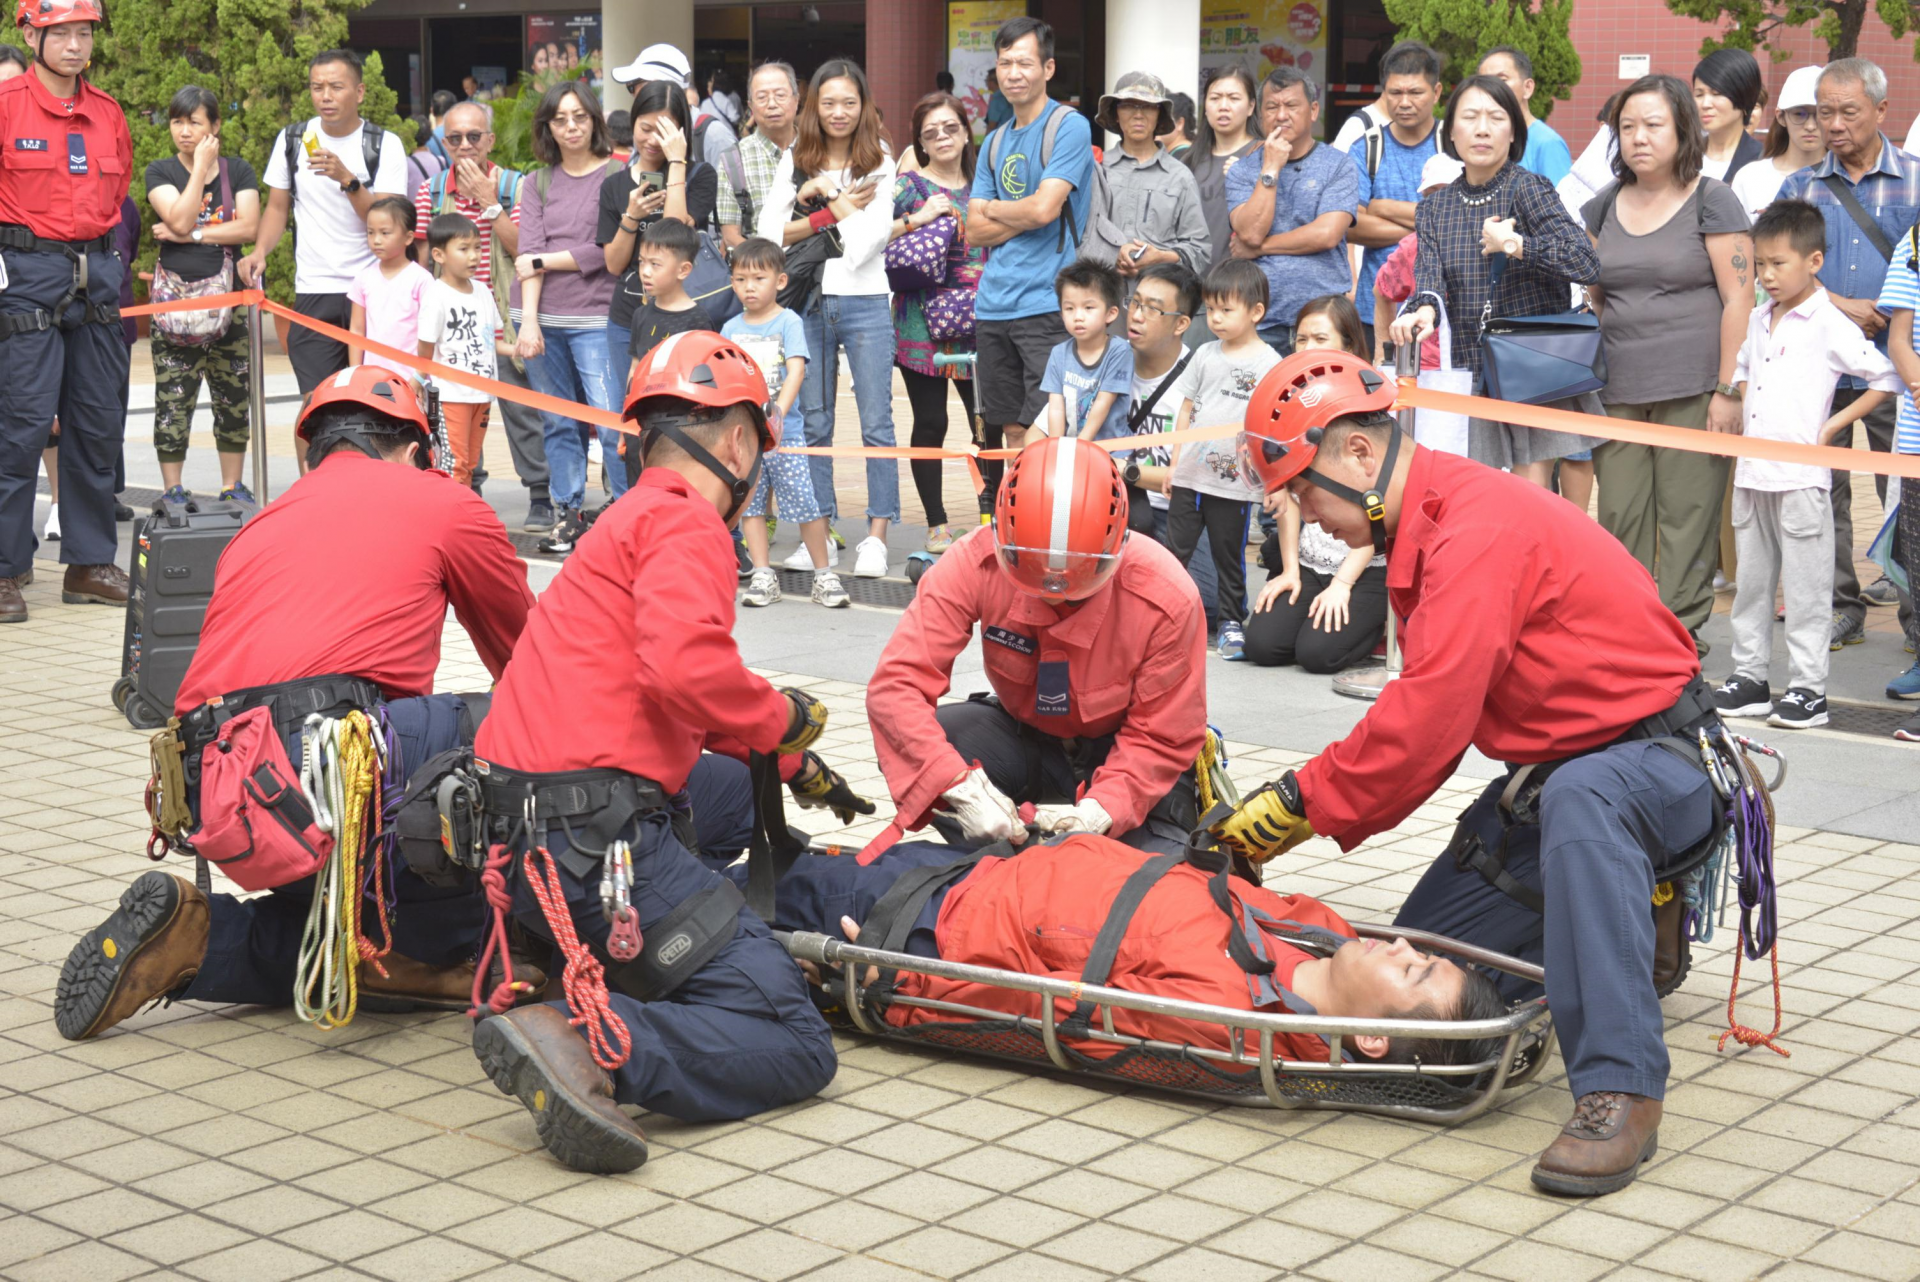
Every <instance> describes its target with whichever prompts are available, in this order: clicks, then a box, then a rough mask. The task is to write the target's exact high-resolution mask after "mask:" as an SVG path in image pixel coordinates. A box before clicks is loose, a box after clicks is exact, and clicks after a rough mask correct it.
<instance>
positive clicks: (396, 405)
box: [293, 365, 433, 468]
mask: <svg viewBox="0 0 1920 1282" xmlns="http://www.w3.org/2000/svg"><path fill="white" fill-rule="evenodd" d="M414 432H417V433H419V438H420V448H419V450H418V451H416V452H415V454H414V457H413V461H414V463H415V465H416V466H418V467H421V468H429V467H432V466H433V428H432V427H431V426H430V425H429V424H428V422H427V413H426V411H425V410H423V409H421V408H420V398H419V396H418V395H417V394H416V393H415V392H414V390H413V382H412V380H410V379H408V378H407V377H406V376H405V375H402V374H396V373H394V372H393V371H392V370H390V369H384V368H382V367H381V366H378V365H354V366H352V367H350V368H348V369H344V370H341V371H340V372H339V373H338V374H335V375H333V376H332V377H331V378H329V379H327V381H326V382H324V383H322V384H320V386H318V387H316V388H314V389H313V393H312V395H310V396H308V397H307V403H306V404H305V405H303V406H301V407H300V417H299V418H298V419H297V420H296V421H295V423H294V429H293V434H294V436H295V437H297V438H298V439H300V440H302V441H305V442H306V443H307V462H308V465H309V466H311V465H312V464H314V463H317V462H319V461H320V459H321V458H323V457H325V455H326V452H327V450H328V449H330V448H331V446H332V445H333V444H334V443H335V442H336V441H341V440H345V441H349V442H351V443H352V444H353V445H354V446H356V447H357V448H358V449H359V450H360V452H361V453H363V454H365V455H366V456H367V457H369V458H379V457H380V456H381V455H380V452H379V450H378V449H377V448H376V447H375V446H374V443H373V442H372V441H371V440H369V439H368V438H369V436H370V435H379V436H407V435H409V434H410V433H414Z"/></svg>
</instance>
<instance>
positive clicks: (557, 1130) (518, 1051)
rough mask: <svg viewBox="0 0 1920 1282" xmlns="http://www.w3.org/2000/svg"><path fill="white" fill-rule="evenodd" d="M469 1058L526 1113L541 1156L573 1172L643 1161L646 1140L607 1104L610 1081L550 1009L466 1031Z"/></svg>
mask: <svg viewBox="0 0 1920 1282" xmlns="http://www.w3.org/2000/svg"><path fill="white" fill-rule="evenodd" d="M473 1053H474V1054H475V1055H477V1056H479V1058H480V1066H481V1067H482V1068H484V1069H486V1071H487V1076H488V1077H490V1078H492V1079H493V1084H494V1085H495V1086H497V1087H499V1088H500V1091H501V1093H502V1094H505V1095H512V1096H515V1097H516V1098H518V1099H519V1101H520V1102H521V1103H522V1104H524V1105H526V1106H527V1111H528V1112H530V1113H532V1114H533V1125H534V1129H535V1130H537V1131H539V1133H540V1142H541V1143H542V1144H545V1145H546V1146H547V1152H549V1153H551V1154H553V1155H554V1157H556V1158H558V1159H559V1160H560V1161H561V1162H564V1163H565V1164H566V1165H568V1166H570V1167H572V1168H573V1169H574V1170H576V1171H589V1172H592V1173H594V1174H608V1175H611V1174H618V1173H620V1172H623V1171H632V1170H637V1169H638V1168H639V1167H640V1166H642V1165H643V1164H644V1163H645V1162H646V1160H647V1135H646V1132H645V1131H642V1130H641V1129H640V1126H639V1124H638V1123H637V1122H635V1121H634V1120H633V1119H632V1118H630V1117H628V1116H627V1115H626V1114H625V1113H623V1112H621V1111H620V1106H619V1105H617V1104H615V1103H614V1102H613V1079H612V1078H610V1077H608V1076H607V1073H606V1070H604V1069H602V1068H601V1067H600V1065H599V1064H597V1063H595V1062H594V1058H593V1055H592V1053H591V1052H589V1051H588V1049H587V1041H586V1039H585V1038H584V1037H582V1036H581V1035H580V1033H579V1032H578V1031H577V1030H576V1029H575V1028H574V1027H573V1025H571V1024H569V1023H568V1022H567V1017H566V1016H565V1015H562V1014H561V1013H560V1011H559V1008H557V1007H554V1006H522V1007H521V1008H520V1009H518V1010H513V1011H508V1012H507V1013H506V1014H504V1015H494V1016H492V1017H490V1018H488V1019H484V1020H482V1021H481V1022H480V1024H479V1026H478V1027H477V1028H475V1029H474V1030H473Z"/></svg>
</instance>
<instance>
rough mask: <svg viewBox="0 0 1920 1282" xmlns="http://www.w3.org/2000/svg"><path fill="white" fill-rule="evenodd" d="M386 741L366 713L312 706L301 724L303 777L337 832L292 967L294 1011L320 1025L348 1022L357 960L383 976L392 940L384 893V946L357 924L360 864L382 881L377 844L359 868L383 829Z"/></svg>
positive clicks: (322, 818) (324, 827) (321, 820)
mask: <svg viewBox="0 0 1920 1282" xmlns="http://www.w3.org/2000/svg"><path fill="white" fill-rule="evenodd" d="M386 753H387V748H386V743H385V741H384V739H383V738H382V737H381V736H380V735H379V734H378V733H377V732H376V729H375V726H374V723H373V721H372V719H371V718H370V717H368V716H367V714H366V713H364V712H360V711H353V712H349V713H347V714H346V715H345V716H344V717H338V718H335V717H324V716H321V715H319V714H318V713H315V714H314V715H312V716H309V717H308V718H307V721H306V724H305V726H304V727H302V730H301V765H300V784H301V789H302V791H303V792H304V793H305V794H306V798H307V804H308V806H309V807H310V808H311V809H312V811H313V814H314V822H315V825H316V826H317V827H319V828H320V830H321V831H323V832H326V833H328V834H330V835H331V836H332V837H333V850H332V851H331V852H330V853H329V854H328V855H327V858H326V860H325V862H324V863H322V864H321V866H320V871H319V872H318V873H317V874H316V875H315V877H314V888H313V900H312V905H311V907H310V908H309V910H308V913H307V924H306V928H305V930H304V931H303V932H302V934H301V938H300V955H299V961H298V964H297V966H296V968H295V971H294V991H293V1003H294V1012H295V1014H297V1015H298V1016H299V1018H300V1019H301V1020H302V1021H303V1022H305V1023H309V1024H317V1025H318V1026H319V1027H321V1028H328V1029H332V1028H344V1027H345V1026H346V1025H347V1024H349V1023H351V1022H352V1021H353V1016H354V1012H355V1010H356V1009H357V1008H358V1005H359V972H360V962H361V961H362V960H363V959H364V960H368V961H371V962H373V964H374V966H375V968H376V969H380V973H381V974H382V975H383V976H384V975H385V973H386V972H385V971H384V969H381V968H380V966H379V961H378V958H379V957H380V956H382V955H384V953H385V951H386V949H387V948H391V947H392V929H391V927H390V926H389V925H388V924H387V922H386V904H385V901H384V898H382V899H379V900H377V901H376V904H377V907H376V912H377V914H378V916H379V917H380V919H381V926H382V933H383V935H384V936H385V938H386V946H385V948H382V949H379V950H376V949H375V948H374V946H373V944H372V942H371V941H370V940H368V939H366V938H365V937H364V936H363V935H362V934H361V930H360V903H361V896H362V893H363V885H362V877H363V871H365V872H370V873H371V874H372V875H373V877H374V885H375V887H376V890H377V891H379V889H380V888H381V887H382V884H383V883H382V881H381V880H380V867H379V865H380V863H381V862H382V861H381V859H380V858H379V855H378V852H377V851H376V852H375V854H374V857H373V859H372V861H371V862H372V864H373V867H372V868H371V869H367V870H363V869H362V866H361V864H362V860H363V858H365V856H366V855H367V852H368V848H369V841H368V838H369V835H370V834H369V829H370V828H371V829H372V832H371V835H372V836H373V837H374V838H375V839H376V841H375V843H374V844H376V845H377V839H378V837H379V816H380V813H381V807H382V800H381V798H380V796H379V794H380V792H381V791H382V789H381V776H382V774H383V773H384V771H385V769H386Z"/></svg>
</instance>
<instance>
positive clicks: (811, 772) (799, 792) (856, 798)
mask: <svg viewBox="0 0 1920 1282" xmlns="http://www.w3.org/2000/svg"><path fill="white" fill-rule="evenodd" d="M800 763H801V764H800V772H799V773H798V774H796V775H794V777H793V779H792V781H791V782H789V783H788V784H787V787H788V789H789V790H791V791H792V793H793V799H794V801H795V802H797V803H798V804H799V805H801V806H802V807H805V808H807V809H810V810H823V809H824V810H831V811H832V812H833V813H834V816H835V817H836V818H837V819H839V820H840V822H841V823H843V824H850V823H852V822H853V817H854V816H855V815H856V814H861V815H870V814H873V813H874V812H875V811H876V810H877V809H878V807H877V806H875V805H874V804H873V803H872V802H871V801H868V800H867V799H866V798H865V797H863V796H861V795H860V794H859V793H857V792H855V791H854V790H853V789H852V788H850V787H848V786H847V781H846V780H845V779H843V778H841V777H840V774H839V772H838V771H836V770H835V769H834V768H833V767H832V766H829V765H828V764H827V763H826V762H824V761H822V760H820V758H819V757H817V756H815V755H814V754H813V753H811V752H803V753H801V754H800Z"/></svg>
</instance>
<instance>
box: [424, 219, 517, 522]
mask: <svg viewBox="0 0 1920 1282" xmlns="http://www.w3.org/2000/svg"><path fill="white" fill-rule="evenodd" d="M427 252H428V253H429V254H430V255H431V256H432V258H433V265H434V266H435V267H436V268H438V269H439V272H440V276H439V279H437V280H435V281H434V282H433V283H432V284H431V285H429V286H428V287H427V292H426V294H425V295H424V296H423V297H422V298H421V300H420V326H419V337H418V342H419V346H418V351H419V353H420V355H421V356H423V357H425V358H427V359H429V360H431V361H433V362H434V363H435V364H438V365H445V366H447V367H448V368H449V369H457V370H459V371H460V372H461V373H462V374H472V375H473V376H474V377H476V378H485V379H493V378H495V377H496V376H497V375H498V373H499V368H500V363H499V359H498V358H499V356H500V355H502V354H505V355H509V356H511V355H512V354H513V349H512V348H510V347H509V346H508V345H507V344H506V343H504V342H502V341H501V338H500V309H499V307H498V306H497V305H495V303H494V301H493V291H492V290H490V289H483V288H481V287H480V286H479V285H478V284H477V283H476V282H475V280H474V277H473V273H474V269H475V268H476V267H478V266H479V264H480V229H479V228H478V227H476V226H475V225H474V223H473V221H472V220H471V219H469V218H467V217H466V216H465V215H464V214H441V215H439V216H438V217H436V218H435V219H434V220H433V222H432V223H430V224H429V225H428V227H427ZM439 387H440V415H441V417H442V418H443V419H445V420H446V424H447V448H448V450H449V451H450V452H451V453H452V455H453V479H454V480H456V481H458V482H460V484H462V485H471V484H473V470H474V468H475V467H476V466H478V464H479V462H480V450H481V445H482V444H483V442H484V441H485V440H486V436H487V416H488V413H489V411H490V409H491V407H492V404H493V397H492V396H490V395H489V394H487V393H486V392H484V391H481V390H480V389H479V388H477V387H468V386H466V385H465V384H464V383H455V382H452V381H450V380H445V379H443V380H441V381H440V384H439Z"/></svg>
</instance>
